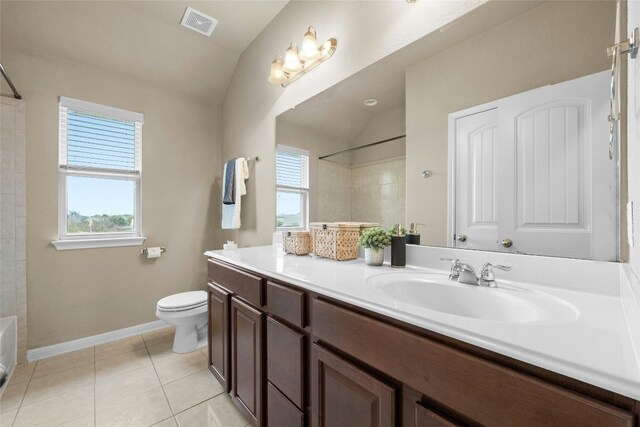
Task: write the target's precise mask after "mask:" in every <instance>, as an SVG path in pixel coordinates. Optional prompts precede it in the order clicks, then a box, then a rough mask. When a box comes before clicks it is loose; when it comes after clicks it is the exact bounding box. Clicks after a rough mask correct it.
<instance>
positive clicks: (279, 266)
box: [205, 246, 640, 400]
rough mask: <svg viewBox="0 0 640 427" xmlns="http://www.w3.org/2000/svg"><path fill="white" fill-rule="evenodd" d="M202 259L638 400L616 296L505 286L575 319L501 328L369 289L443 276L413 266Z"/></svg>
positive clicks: (262, 256) (272, 255)
mask: <svg viewBox="0 0 640 427" xmlns="http://www.w3.org/2000/svg"><path fill="white" fill-rule="evenodd" d="M205 255H206V256H208V257H213V258H217V259H220V260H223V261H226V262H229V263H231V264H234V265H237V266H238V267H243V268H246V269H248V270H252V271H255V272H257V273H260V274H264V275H266V276H269V277H273V278H275V279H279V280H282V281H284V282H289V283H291V284H294V285H297V286H300V287H301V288H304V289H308V290H311V291H314V292H317V293H319V294H322V295H325V296H328V297H331V298H334V299H338V300H341V301H344V302H346V303H349V304H352V305H355V306H358V307H362V308H364V309H367V310H370V311H373V312H376V313H379V314H382V315H385V316H388V317H391V318H394V319H398V320H401V321H403V322H406V323H409V324H412V325H415V326H419V327H422V328H425V329H428V330H431V331H434V332H437V333H440V334H443V335H446V336H449V337H452V338H455V339H458V340H460V341H464V342H467V343H470V344H473V345H476V346H478V347H482V348H486V349H488V350H492V351H495V352H497V353H500V354H503V355H506V356H509V357H513V358H515V359H518V360H521V361H524V362H527V363H530V364H532V365H535V366H539V367H542V368H545V369H548V370H550V371H554V372H557V373H560V374H563V375H566V376H569V377H572V378H576V379H578V380H581V381H584V382H586V383H589V384H593V385H596V386H599V387H602V388H604V389H607V390H611V391H613V392H616V393H620V394H622V395H625V396H629V397H631V398H634V399H636V400H640V358H639V357H638V354H639V353H640V352H639V351H638V350H639V349H637V348H635V347H634V344H635V345H638V344H637V341H636V340H634V339H633V337H632V334H633V333H635V332H636V331H638V325H630V324H628V322H627V317H628V316H625V310H624V308H623V305H624V304H623V298H622V297H621V296H620V295H616V293H615V292H612V293H611V294H610V295H609V294H603V293H596V292H593V293H592V292H581V291H577V290H575V285H574V284H571V286H568V287H566V288H562V287H551V286H540V285H533V284H530V283H520V282H512V281H505V280H502V281H501V282H500V283H503V284H504V285H512V286H517V287H520V288H526V289H528V290H532V291H537V292H543V293H545V294H547V295H551V296H553V297H556V298H560V299H562V300H564V301H567V302H569V303H570V304H571V305H573V307H575V309H577V315H576V316H573V317H575V318H573V317H572V318H570V319H568V320H567V319H564V320H561V321H559V322H556V321H553V320H545V321H540V322H530V323H526V322H525V323H511V322H499V321H489V320H479V319H473V318H467V317H461V316H455V315H451V314H447V313H442V312H438V311H433V310H428V309H425V308H421V307H417V306H415V305H409V304H404V303H402V302H398V301H394V299H393V298H391V297H388V296H385V295H382V294H380V293H379V292H372V290H371V289H370V288H369V287H368V286H367V284H366V279H367V278H368V277H371V276H373V275H378V274H383V273H390V272H399V271H407V272H409V271H411V272H429V273H438V274H442V275H443V276H444V277H446V275H447V274H448V271H445V270H435V269H429V268H420V267H413V266H408V267H407V268H405V269H402V270H399V269H395V268H391V267H390V266H388V265H384V266H382V267H372V266H367V265H365V263H364V260H362V259H357V260H353V261H341V262H339V261H332V260H327V259H320V258H313V257H309V256H296V255H287V254H284V253H283V252H282V249H281V247H279V246H260V247H253V248H244V249H238V250H234V251H209V252H206V253H205ZM606 268H610V266H608V267H606ZM614 279H615V281H616V282H617V281H618V280H619V278H617V277H616V278H614ZM612 280H613V279H612ZM586 288H589V287H588V286H586ZM487 290H489V291H490V290H491V289H488V288H487ZM625 302H626V303H628V301H625ZM627 311H629V310H628V309H627Z"/></svg>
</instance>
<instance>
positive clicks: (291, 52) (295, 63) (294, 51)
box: [282, 42, 302, 73]
mask: <svg viewBox="0 0 640 427" xmlns="http://www.w3.org/2000/svg"><path fill="white" fill-rule="evenodd" d="M282 69H283V70H284V71H285V72H287V73H297V72H298V71H300V70H302V64H301V63H300V58H299V57H298V45H297V44H296V43H295V42H291V44H290V45H289V49H287V53H285V55H284V65H283V66H282Z"/></svg>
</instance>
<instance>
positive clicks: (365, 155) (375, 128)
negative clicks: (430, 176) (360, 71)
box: [351, 105, 406, 221]
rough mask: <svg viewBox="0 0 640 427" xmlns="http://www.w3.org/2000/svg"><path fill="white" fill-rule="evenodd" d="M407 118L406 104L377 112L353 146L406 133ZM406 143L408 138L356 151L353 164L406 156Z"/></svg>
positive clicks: (352, 160) (352, 159)
mask: <svg viewBox="0 0 640 427" xmlns="http://www.w3.org/2000/svg"><path fill="white" fill-rule="evenodd" d="M405 120H406V118H405V106H404V105H401V106H399V107H395V108H392V109H390V110H387V111H383V112H381V113H379V114H376V115H375V116H374V117H373V118H372V119H371V120H369V121H368V122H367V124H366V125H365V126H364V127H363V128H362V131H361V132H360V133H359V134H358V136H356V138H355V139H354V140H353V141H352V142H351V147H360V146H363V145H366V144H370V143H372V142H377V141H382V140H384V139H388V138H394V137H396V136H400V135H404V134H405V132H406V125H405ZM405 143H406V139H404V138H403V139H397V140H395V141H391V142H387V143H385V144H380V145H376V146H373V147H371V148H363V149H361V150H357V151H354V152H353V154H352V155H351V164H352V165H360V164H363V163H370V162H374V161H377V160H384V159H390V158H392V157H401V156H404V155H405ZM403 221H404V220H403Z"/></svg>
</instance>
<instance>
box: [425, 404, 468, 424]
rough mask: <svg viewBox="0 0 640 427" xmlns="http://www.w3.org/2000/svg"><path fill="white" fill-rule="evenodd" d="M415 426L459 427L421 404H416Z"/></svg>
mask: <svg viewBox="0 0 640 427" xmlns="http://www.w3.org/2000/svg"><path fill="white" fill-rule="evenodd" d="M415 426H416V427H458V426H460V424H455V423H453V422H452V421H450V420H448V419H446V418H444V417H443V416H441V415H439V414H436V413H435V412H433V411H432V410H430V409H427V408H425V407H424V406H422V405H421V404H420V403H419V402H416V404H415Z"/></svg>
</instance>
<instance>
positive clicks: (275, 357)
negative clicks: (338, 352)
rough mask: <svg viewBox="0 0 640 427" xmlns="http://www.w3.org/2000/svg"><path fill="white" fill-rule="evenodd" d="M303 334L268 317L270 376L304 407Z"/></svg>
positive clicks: (290, 397) (268, 373)
mask: <svg viewBox="0 0 640 427" xmlns="http://www.w3.org/2000/svg"><path fill="white" fill-rule="evenodd" d="M304 341H305V337H304V335H303V334H301V333H298V332H296V331H294V330H293V329H290V328H288V327H286V326H285V325H283V324H282V323H280V322H278V321H276V320H274V319H272V318H270V317H268V318H267V377H268V378H269V381H271V382H272V383H273V384H275V386H276V387H278V389H279V390H280V391H282V393H284V394H285V395H286V396H287V397H288V398H289V400H291V401H292V402H293V403H295V404H296V406H297V407H298V408H301V409H302V408H304Z"/></svg>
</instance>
